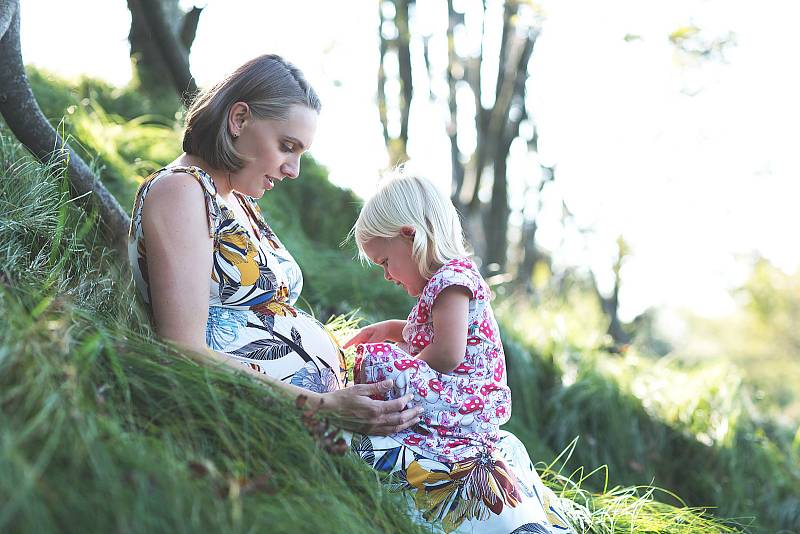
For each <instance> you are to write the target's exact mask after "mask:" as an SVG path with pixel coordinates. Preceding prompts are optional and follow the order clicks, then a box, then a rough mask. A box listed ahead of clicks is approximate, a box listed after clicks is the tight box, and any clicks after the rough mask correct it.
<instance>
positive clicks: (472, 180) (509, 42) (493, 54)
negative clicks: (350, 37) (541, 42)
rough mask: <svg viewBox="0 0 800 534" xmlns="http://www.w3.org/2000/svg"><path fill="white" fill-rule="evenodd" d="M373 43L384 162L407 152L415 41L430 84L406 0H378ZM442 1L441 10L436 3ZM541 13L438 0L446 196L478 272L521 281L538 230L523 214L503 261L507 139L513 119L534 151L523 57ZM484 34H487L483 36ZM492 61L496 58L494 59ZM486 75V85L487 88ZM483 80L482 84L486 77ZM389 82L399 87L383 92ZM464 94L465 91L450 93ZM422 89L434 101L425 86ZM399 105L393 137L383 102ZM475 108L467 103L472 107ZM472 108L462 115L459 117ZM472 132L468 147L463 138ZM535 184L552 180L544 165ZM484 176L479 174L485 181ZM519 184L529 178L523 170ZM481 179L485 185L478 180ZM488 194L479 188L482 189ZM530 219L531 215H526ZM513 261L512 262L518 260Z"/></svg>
mask: <svg viewBox="0 0 800 534" xmlns="http://www.w3.org/2000/svg"><path fill="white" fill-rule="evenodd" d="M379 6H380V7H379V14H380V27H379V30H378V32H379V36H380V40H381V48H380V66H379V70H378V108H379V113H380V117H381V123H382V124H383V130H384V138H385V140H386V145H387V149H388V151H389V155H390V158H391V160H392V163H396V162H399V161H402V160H404V159H406V158H407V157H408V156H407V145H408V132H409V117H410V114H411V113H410V112H411V103H412V99H413V97H414V87H413V77H412V68H411V65H412V57H411V50H412V49H415V48H416V47H414V46H413V43H414V42H415V40H417V38H419V40H420V41H421V44H422V46H421V47H419V49H420V50H421V51H422V54H423V59H424V65H425V66H426V68H427V70H428V72H427V75H428V77H429V79H431V84H430V86H431V88H432V87H433V85H434V82H433V78H434V77H435V74H434V73H433V72H432V68H431V65H432V64H433V61H432V60H431V57H430V47H429V44H430V42H431V41H432V37H433V36H431V35H422V34H421V32H420V31H414V25H415V23H416V22H418V21H417V20H416V19H415V8H416V4H415V3H414V1H413V0H383V1H382V2H380V4H379ZM442 7H444V6H443V5H442ZM494 7H502V13H501V16H500V17H499V19H498V20H499V21H500V22H501V24H502V28H498V29H499V30H500V31H499V32H494V28H491V29H490V28H489V26H490V25H492V24H494V22H493V21H494V19H495V17H493V15H492V13H489V10H491V9H494ZM468 16H469V17H470V19H471V20H473V21H475V20H477V21H479V22H480V27H479V29H477V30H476V28H475V27H474V25H472V24H471V25H470V26H469V27H467V23H466V20H467V17H468ZM539 23H540V18H539V15H538V12H537V10H536V8H535V6H534V5H533V4H531V3H530V2H522V1H519V0H507V1H505V2H502V3H500V4H497V5H496V6H493V5H489V3H488V2H485V1H483V2H469V3H467V2H461V3H460V4H459V5H458V7H457V6H456V5H455V3H454V1H453V0H448V1H447V26H446V28H445V27H442V29H441V30H440V31H444V32H445V36H446V43H447V67H446V73H445V77H446V81H447V88H448V92H447V95H446V97H443V98H442V100H444V101H446V103H447V108H448V110H449V119H448V121H447V123H446V131H447V135H448V137H449V139H450V152H451V158H450V159H451V163H452V191H451V194H452V199H453V201H454V203H455V204H456V207H458V208H459V211H460V212H461V214H462V216H463V217H464V219H465V226H466V231H467V233H468V234H469V237H470V240H471V242H472V245H473V246H474V247H475V252H476V255H477V256H479V257H480V258H481V259H482V263H483V270H484V272H487V273H492V272H498V271H500V272H503V271H507V270H514V268H520V267H522V268H524V269H525V272H524V273H522V276H518V279H520V280H527V279H528V278H529V277H530V274H531V272H532V270H533V265H534V264H535V262H536V260H537V255H536V252H535V233H536V229H537V228H538V226H537V224H536V221H535V216H536V215H538V210H533V211H532V212H531V213H529V216H528V218H527V220H526V224H525V227H524V229H523V232H522V241H521V243H520V248H521V251H520V252H519V253H518V254H516V258H515V259H516V262H517V263H516V264H515V265H509V264H508V263H509V261H508V260H509V256H508V247H509V238H508V229H509V226H508V225H509V216H510V214H511V208H510V206H509V191H508V158H509V153H510V151H511V145H512V143H513V142H514V141H515V140H516V139H518V138H520V137H521V135H520V132H521V125H522V124H523V123H525V122H527V127H526V128H525V130H526V132H527V133H526V135H525V139H523V141H526V142H527V143H528V151H529V152H535V151H536V150H537V149H538V147H537V132H536V128H535V127H534V125H533V121H532V118H531V117H530V115H529V113H528V110H527V107H526V102H525V95H526V85H527V82H528V79H529V72H528V64H529V62H530V58H531V54H532V52H533V46H534V44H535V42H536V38H537V37H538V35H539ZM495 33H496V34H499V36H500V39H499V46H494V47H492V46H491V44H492V43H493V42H494V39H493V38H492V35H494V34H495ZM490 34H491V35H490ZM390 57H394V58H396V63H397V69H396V78H391V77H390V73H389V69H388V68H387V65H388V64H389V58H390ZM495 60H496V63H495ZM492 81H494V87H493V89H489V87H490V86H491V82H492ZM487 82H488V83H487ZM390 89H394V90H395V92H397V93H399V94H390ZM465 93H470V94H471V98H467V99H465V98H458V95H459V94H465ZM431 96H432V97H433V98H436V95H435V91H434V90H433V89H431ZM395 102H396V105H397V107H398V108H399V116H400V121H399V122H400V125H399V129H396V130H397V131H398V133H397V135H392V132H391V128H390V124H391V122H392V121H391V120H390V119H391V116H390V112H391V109H390V104H392V103H395ZM473 108H474V109H473ZM465 112H466V113H468V115H466V116H469V114H470V113H471V115H472V118H471V119H470V120H469V121H468V123H467V122H466V121H462V122H459V121H460V119H463V118H464V117H465ZM471 136H474V137H475V139H476V143H475V147H474V149H467V148H466V147H467V146H468V145H470V143H469V142H468V141H467V142H465V141H466V139H465V138H469V137H471ZM540 174H541V177H540V178H539V182H538V186H537V187H536V189H538V190H539V192H541V190H542V188H543V187H544V186H545V184H546V182H548V181H552V179H553V173H552V169H545V170H544V171H543V172H541V173H540ZM484 178H486V180H484ZM525 180H526V181H529V180H530V177H527V176H526V177H525ZM484 181H485V182H490V183H491V185H487V184H484ZM487 193H488V194H487ZM531 217H533V218H531ZM520 262H521V263H520Z"/></svg>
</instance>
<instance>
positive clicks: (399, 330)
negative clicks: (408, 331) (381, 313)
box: [342, 319, 406, 349]
mask: <svg viewBox="0 0 800 534" xmlns="http://www.w3.org/2000/svg"><path fill="white" fill-rule="evenodd" d="M405 326H406V322H405V321H401V320H399V319H390V320H388V321H381V322H380V323H375V324H371V325H369V326H365V327H364V328H362V329H361V330H359V331H358V332H356V334H355V335H354V336H353V337H351V338H350V339H348V340H347V341H346V342H345V344H344V345H342V348H343V349H346V348H348V347H352V346H353V345H357V344H359V343H380V342H381V341H394V342H400V341H403V328H405Z"/></svg>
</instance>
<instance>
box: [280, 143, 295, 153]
mask: <svg viewBox="0 0 800 534" xmlns="http://www.w3.org/2000/svg"><path fill="white" fill-rule="evenodd" d="M281 152H294V145H293V144H292V143H286V142H283V143H281Z"/></svg>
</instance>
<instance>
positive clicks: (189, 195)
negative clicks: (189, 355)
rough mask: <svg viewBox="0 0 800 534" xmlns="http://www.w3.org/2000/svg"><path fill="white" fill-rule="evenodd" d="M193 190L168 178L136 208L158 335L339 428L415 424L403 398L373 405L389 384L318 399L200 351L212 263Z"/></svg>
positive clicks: (184, 178)
mask: <svg viewBox="0 0 800 534" xmlns="http://www.w3.org/2000/svg"><path fill="white" fill-rule="evenodd" d="M205 205H206V204H205V198H204V194H203V191H202V189H201V186H200V185H199V184H198V183H197V181H196V180H195V179H194V177H192V176H190V175H187V174H183V173H176V174H172V175H168V176H164V177H162V178H160V179H159V181H158V182H157V183H155V184H153V186H152V188H151V189H150V192H149V194H148V195H147V197H146V199H145V203H144V206H143V208H142V227H143V231H144V236H145V243H146V246H147V251H146V252H147V270H148V281H149V284H150V303H151V307H152V310H153V320H154V322H155V328H156V332H157V333H158V334H159V336H161V337H163V338H165V339H167V340H169V341H173V342H175V343H176V344H178V345H180V346H182V347H185V348H188V349H190V350H191V351H192V352H193V355H196V356H197V357H199V358H200V359H201V361H202V362H203V363H205V364H208V363H212V364H217V365H224V366H226V367H228V368H230V369H233V370H236V371H241V372H245V373H248V374H249V375H251V376H253V377H254V378H256V379H257V380H260V381H261V382H264V383H267V384H270V385H272V386H275V387H277V388H279V389H280V390H281V391H283V392H284V393H286V394H287V395H288V396H289V397H290V398H296V397H297V396H299V395H306V396H307V397H308V398H309V401H310V402H311V403H312V405H320V404H321V405H322V407H323V409H324V410H327V411H329V412H331V413H333V414H335V415H336V416H338V417H339V418H341V419H342V420H343V422H345V423H346V425H347V427H348V429H351V430H356V431H361V432H368V433H371V434H391V433H393V432H397V431H399V430H402V429H404V428H407V427H409V426H412V425H414V424H416V422H417V421H418V419H419V418H418V414H419V411H420V410H418V409H405V406H406V404H408V402H409V401H410V400H411V398H412V397H411V396H410V395H409V396H407V398H405V397H404V398H402V399H397V400H394V401H377V400H373V399H371V398H369V397H370V396H371V395H378V394H382V393H384V392H385V391H388V389H390V388H391V383H390V382H389V383H388V384H387V383H381V384H370V385H364V386H355V387H352V388H347V389H344V390H340V391H335V392H331V393H326V394H318V393H313V392H311V391H308V390H305V389H302V388H299V387H297V386H293V385H291V384H286V383H284V382H281V381H280V380H277V379H275V378H273V377H270V376H268V375H265V374H262V373H259V372H256V371H254V370H252V369H250V368H249V367H246V366H244V365H242V364H241V363H239V362H238V361H235V360H233V359H232V358H230V357H228V356H227V355H226V354H223V353H219V352H215V351H213V350H211V349H209V348H208V347H207V346H206V342H205V330H206V322H207V320H208V296H209V285H208V284H209V281H208V280H209V275H210V273H211V270H212V266H213V239H212V238H211V237H209V235H208V234H209V232H208V216H207V214H206V208H205Z"/></svg>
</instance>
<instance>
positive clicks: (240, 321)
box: [128, 167, 347, 393]
mask: <svg viewBox="0 0 800 534" xmlns="http://www.w3.org/2000/svg"><path fill="white" fill-rule="evenodd" d="M176 172H180V173H186V174H189V175H191V176H193V177H194V178H195V179H196V180H197V182H198V184H199V185H200V186H201V187H202V188H203V192H204V194H205V201H206V214H207V216H208V228H209V236H210V237H212V238H213V240H214V245H213V255H214V257H213V268H212V271H211V272H210V273H209V293H208V304H209V307H208V321H207V323H206V344H207V345H208V346H209V347H210V348H212V349H214V350H216V351H219V352H223V353H225V354H227V355H228V356H230V357H231V358H233V359H235V360H237V361H239V362H241V363H242V364H243V365H247V366H249V367H251V368H252V369H254V370H256V371H258V372H261V373H265V374H268V375H270V376H272V377H274V378H278V379H280V380H282V381H284V382H289V383H291V384H294V385H296V386H299V387H302V388H305V389H308V390H311V391H316V392H319V393H324V392H327V391H334V390H336V389H340V388H342V387H344V386H345V385H346V376H347V375H346V370H345V362H344V356H343V354H342V351H341V349H340V347H339V344H338V343H337V342H336V340H335V339H334V338H333V336H331V335H330V333H329V332H328V331H327V330H326V329H325V327H324V326H323V325H322V324H321V323H320V322H319V321H317V320H316V319H314V318H313V317H311V316H310V315H308V314H307V313H305V312H303V311H302V310H299V309H297V308H295V307H294V304H295V302H296V301H297V298H298V297H299V296H300V291H301V290H302V287H303V274H302V272H301V271H300V268H299V266H298V265H297V263H296V262H295V261H294V258H292V255H291V254H290V253H289V251H288V250H286V248H285V247H284V246H283V245H282V244H281V242H280V240H278V237H277V236H276V235H275V233H274V232H273V231H272V229H271V228H270V227H269V225H268V224H267V223H266V221H264V217H263V216H262V214H261V210H260V209H259V207H258V205H257V204H256V202H255V201H254V200H253V199H252V198H250V197H247V196H245V195H242V194H239V193H237V192H235V193H234V196H235V198H236V199H237V201H238V202H239V203H240V204H241V206H242V208H243V209H244V211H245V213H246V214H247V215H248V218H249V219H250V222H251V224H252V226H253V229H254V230H255V232H256V235H252V234H251V232H250V231H249V230H248V229H247V228H246V227H245V226H244V225H242V224H240V223H239V221H238V220H237V219H236V217H235V215H234V212H233V210H232V209H231V208H230V207H229V206H228V205H227V204H226V202H225V200H223V198H222V197H221V196H220V195H219V194H217V190H216V186H215V185H214V182H213V180H212V179H211V176H210V175H209V174H208V173H206V172H205V171H203V170H202V169H200V168H199V167H171V168H164V169H161V170H159V171H156V172H154V173H153V174H151V175H150V176H149V177H148V178H147V179H146V180H145V181H144V182H143V183H142V185H141V186H140V187H139V191H138V192H137V194H136V201H135V203H134V207H133V213H132V216H131V230H130V236H129V242H128V255H129V260H130V263H131V268H132V270H133V275H134V280H135V283H136V286H137V288H138V289H139V293H140V295H141V297H142V298H143V299H144V301H145V303H146V304H147V305H148V306H149V305H150V286H149V280H148V273H147V247H146V243H145V239H144V233H143V231H142V206H143V204H144V200H145V198H146V197H147V194H148V192H149V191H150V188H151V187H152V185H153V184H154V183H156V182H157V181H158V180H159V179H160V178H161V177H162V176H164V175H166V174H171V173H176Z"/></svg>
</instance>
